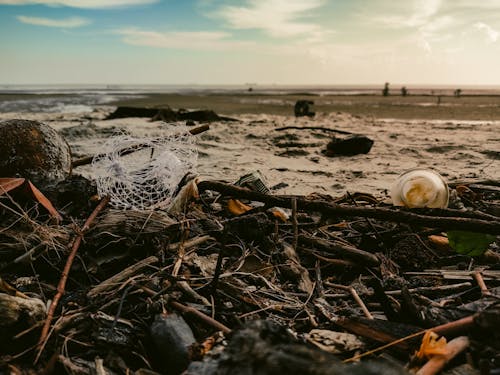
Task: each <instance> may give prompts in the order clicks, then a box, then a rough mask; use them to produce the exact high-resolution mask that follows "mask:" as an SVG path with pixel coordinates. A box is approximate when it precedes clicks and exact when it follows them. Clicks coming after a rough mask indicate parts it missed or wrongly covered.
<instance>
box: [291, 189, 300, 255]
mask: <svg viewBox="0 0 500 375" xmlns="http://www.w3.org/2000/svg"><path fill="white" fill-rule="evenodd" d="M298 224H299V223H298V221H297V198H295V197H294V198H292V225H293V249H294V250H295V251H297V246H298V244H299V225H298Z"/></svg>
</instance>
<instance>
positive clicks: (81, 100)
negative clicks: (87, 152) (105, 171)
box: [0, 84, 500, 113]
mask: <svg viewBox="0 0 500 375" xmlns="http://www.w3.org/2000/svg"><path fill="white" fill-rule="evenodd" d="M382 87H383V85H337V86H334V85H323V86H321V85H319V86H318V85H316V86H312V85H257V84H244V85H196V84H193V85H1V84H0V112H1V113H7V112H47V113H51V112H54V113H56V112H57V113H87V112H92V111H93V110H94V108H95V107H96V106H103V105H112V103H113V102H117V101H121V100H126V99H134V98H141V97H144V96H146V95H149V94H169V93H170V94H180V95H217V94H234V95H238V94H239V95H252V94H264V95H292V94H301V95H319V96H326V95H380V94H381V90H382ZM401 87H402V85H398V84H394V85H391V89H393V90H395V91H399V90H400V88H401ZM407 87H408V89H409V90H410V92H411V94H412V95H453V91H454V90H455V89H456V88H457V87H455V86H431V85H419V86H407ZM461 89H462V95H494V96H497V95H500V87H498V86H462V87H461Z"/></svg>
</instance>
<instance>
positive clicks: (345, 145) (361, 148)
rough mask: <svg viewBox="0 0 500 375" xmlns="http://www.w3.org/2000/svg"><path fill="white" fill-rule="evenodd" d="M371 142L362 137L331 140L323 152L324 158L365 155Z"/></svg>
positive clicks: (371, 144)
mask: <svg viewBox="0 0 500 375" xmlns="http://www.w3.org/2000/svg"><path fill="white" fill-rule="evenodd" d="M372 146H373V140H371V139H370V138H368V137H367V136H364V135H351V136H348V137H346V138H335V137H334V138H333V139H332V140H331V141H330V143H328V145H327V146H326V150H325V151H324V153H325V155H326V156H352V155H358V154H367V153H368V152H370V150H371V148H372Z"/></svg>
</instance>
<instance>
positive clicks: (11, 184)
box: [0, 178, 26, 195]
mask: <svg viewBox="0 0 500 375" xmlns="http://www.w3.org/2000/svg"><path fill="white" fill-rule="evenodd" d="M25 181H26V179H25V178H0V195H4V194H7V193H8V192H9V191H11V190H14V189H16V188H18V187H19V186H21V185H22V184H24V182H25Z"/></svg>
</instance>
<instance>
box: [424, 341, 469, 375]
mask: <svg viewBox="0 0 500 375" xmlns="http://www.w3.org/2000/svg"><path fill="white" fill-rule="evenodd" d="M468 347H469V338H468V337H467V336H460V337H457V338H454V339H453V340H451V341H450V342H448V343H447V344H446V351H447V353H446V354H443V355H435V356H433V357H432V358H431V359H429V361H427V363H426V364H425V365H423V366H422V368H421V369H420V370H418V371H417V373H416V375H435V374H438V373H439V372H440V371H441V370H442V369H443V368H444V367H445V366H446V365H447V364H448V362H450V361H451V360H452V359H453V358H455V357H456V356H457V355H459V354H460V353H462V352H463V351H464V350H465V349H467V348H468Z"/></svg>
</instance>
